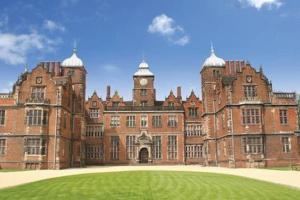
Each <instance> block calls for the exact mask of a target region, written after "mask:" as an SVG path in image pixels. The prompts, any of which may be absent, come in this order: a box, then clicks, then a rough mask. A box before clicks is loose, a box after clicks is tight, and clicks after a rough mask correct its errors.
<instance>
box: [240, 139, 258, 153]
mask: <svg viewBox="0 0 300 200" xmlns="http://www.w3.org/2000/svg"><path fill="white" fill-rule="evenodd" d="M242 148H243V151H244V153H249V154H259V153H263V139H262V137H261V136H248V137H243V138H242Z"/></svg>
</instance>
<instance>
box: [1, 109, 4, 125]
mask: <svg viewBox="0 0 300 200" xmlns="http://www.w3.org/2000/svg"><path fill="white" fill-rule="evenodd" d="M4 124H5V110H0V126H1V125H2V126H3V125H4Z"/></svg>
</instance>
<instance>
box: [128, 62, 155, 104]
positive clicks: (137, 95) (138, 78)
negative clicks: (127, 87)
mask: <svg viewBox="0 0 300 200" xmlns="http://www.w3.org/2000/svg"><path fill="white" fill-rule="evenodd" d="M133 82H134V87H133V105H134V106H154V102H155V89H154V75H153V73H152V72H151V71H150V70H149V65H148V64H147V63H146V62H145V61H144V60H143V61H142V62H141V64H140V65H139V68H138V70H137V72H135V74H134V75H133Z"/></svg>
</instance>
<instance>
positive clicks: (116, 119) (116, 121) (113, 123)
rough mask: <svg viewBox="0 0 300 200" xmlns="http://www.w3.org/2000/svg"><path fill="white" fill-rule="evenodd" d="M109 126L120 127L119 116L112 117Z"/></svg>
mask: <svg viewBox="0 0 300 200" xmlns="http://www.w3.org/2000/svg"><path fill="white" fill-rule="evenodd" d="M110 126H111V127H118V126H120V116H118V115H112V116H111V117H110Z"/></svg>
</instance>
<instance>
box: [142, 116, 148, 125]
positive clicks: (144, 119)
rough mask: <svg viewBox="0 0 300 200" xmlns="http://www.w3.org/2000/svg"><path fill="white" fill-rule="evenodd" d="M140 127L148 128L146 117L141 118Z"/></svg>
mask: <svg viewBox="0 0 300 200" xmlns="http://www.w3.org/2000/svg"><path fill="white" fill-rule="evenodd" d="M141 127H148V116H147V115H142V116H141Z"/></svg>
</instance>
